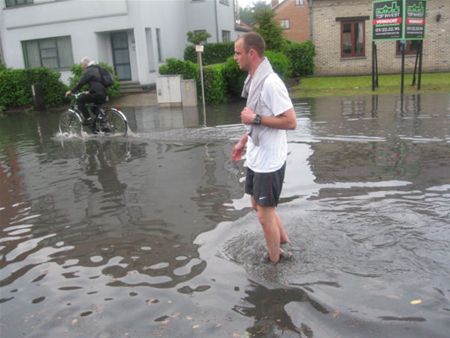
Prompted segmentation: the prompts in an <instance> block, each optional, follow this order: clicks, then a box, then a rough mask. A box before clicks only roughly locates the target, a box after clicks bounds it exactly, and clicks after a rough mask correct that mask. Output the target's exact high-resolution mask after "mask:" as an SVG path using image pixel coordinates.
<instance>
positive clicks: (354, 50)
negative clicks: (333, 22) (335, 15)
mask: <svg viewBox="0 0 450 338" xmlns="http://www.w3.org/2000/svg"><path fill="white" fill-rule="evenodd" d="M364 45H365V32H364V21H342V22H341V57H355V56H365V48H364Z"/></svg>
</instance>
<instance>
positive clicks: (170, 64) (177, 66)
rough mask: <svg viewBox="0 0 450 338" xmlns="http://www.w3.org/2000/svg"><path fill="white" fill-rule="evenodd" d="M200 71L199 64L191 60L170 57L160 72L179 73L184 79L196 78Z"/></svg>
mask: <svg viewBox="0 0 450 338" xmlns="http://www.w3.org/2000/svg"><path fill="white" fill-rule="evenodd" d="M197 72H198V66H197V65H196V64H195V63H193V62H190V61H182V60H178V59H175V58H169V59H167V60H166V63H165V64H163V65H161V66H160V67H159V73H160V74H162V75H171V74H179V75H181V76H182V77H183V79H185V80H186V79H195V77H196V76H197Z"/></svg>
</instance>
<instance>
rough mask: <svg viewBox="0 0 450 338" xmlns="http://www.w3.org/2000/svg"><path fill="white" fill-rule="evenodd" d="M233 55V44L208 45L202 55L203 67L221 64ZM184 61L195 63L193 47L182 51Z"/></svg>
mask: <svg viewBox="0 0 450 338" xmlns="http://www.w3.org/2000/svg"><path fill="white" fill-rule="evenodd" d="M233 53H234V42H220V43H208V44H207V45H205V47H204V51H203V53H202V62H203V64H204V65H213V64H216V63H223V62H225V61H226V60H227V58H229V57H230V56H231V55H233ZM184 59H185V60H187V61H191V62H195V63H196V62H197V52H196V51H195V46H187V47H186V48H185V50H184Z"/></svg>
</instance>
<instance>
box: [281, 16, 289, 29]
mask: <svg viewBox="0 0 450 338" xmlns="http://www.w3.org/2000/svg"><path fill="white" fill-rule="evenodd" d="M284 23H287V25H284ZM280 27H281V28H282V29H285V30H286V29H291V22H290V20H289V19H280Z"/></svg>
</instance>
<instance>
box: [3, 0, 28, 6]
mask: <svg viewBox="0 0 450 338" xmlns="http://www.w3.org/2000/svg"><path fill="white" fill-rule="evenodd" d="M32 3H33V0H5V5H6V7H15V6H21V5H27V4H32Z"/></svg>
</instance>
